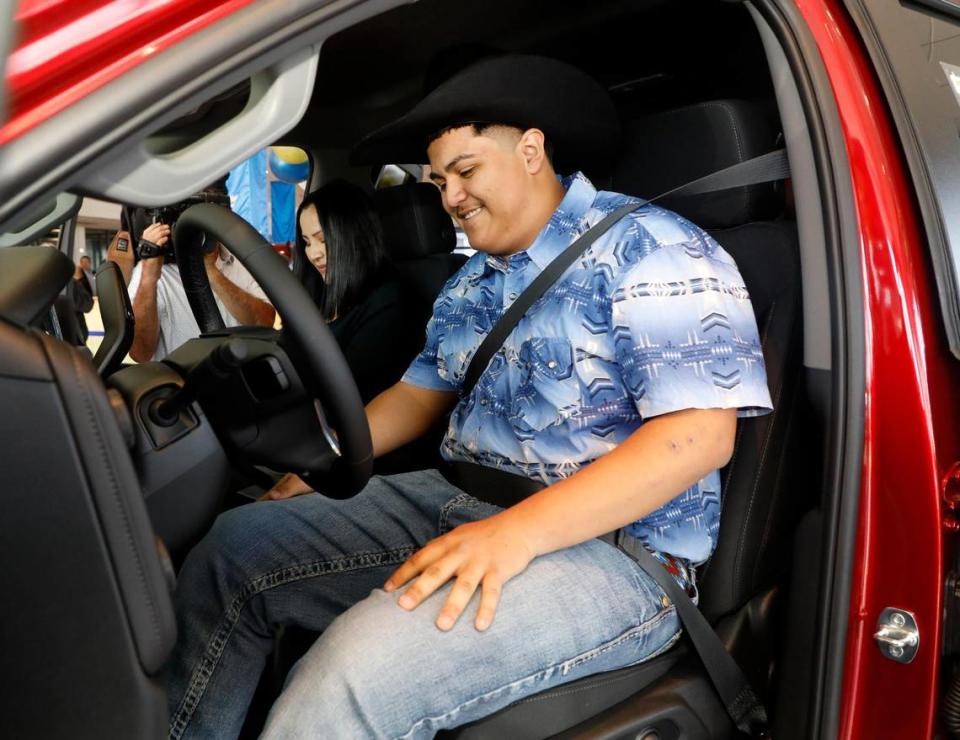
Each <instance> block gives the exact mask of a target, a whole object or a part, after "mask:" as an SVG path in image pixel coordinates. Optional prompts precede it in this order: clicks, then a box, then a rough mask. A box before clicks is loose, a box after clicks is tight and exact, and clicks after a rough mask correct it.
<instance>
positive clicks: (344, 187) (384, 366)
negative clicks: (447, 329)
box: [293, 180, 424, 403]
mask: <svg viewBox="0 0 960 740" xmlns="http://www.w3.org/2000/svg"><path fill="white" fill-rule="evenodd" d="M293 264H294V268H293V269H294V273H295V274H296V275H297V277H299V278H300V280H301V281H302V282H303V284H304V286H305V287H306V288H307V291H308V292H309V293H310V295H311V296H312V297H313V299H314V301H315V302H316V304H317V307H318V308H319V309H320V312H321V314H323V317H324V319H326V321H327V322H328V325H329V327H330V330H331V331H332V332H333V335H334V336H335V337H336V339H337V342H338V343H339V345H340V349H341V350H343V354H344V356H345V357H346V359H347V364H348V365H349V366H350V369H351V371H352V372H353V377H354V380H356V383H357V387H358V388H359V389H360V396H361V397H362V398H363V401H364V403H367V402H368V401H370V400H372V399H373V398H374V397H375V396H376V395H377V394H378V393H380V392H381V391H383V390H386V389H387V388H388V387H390V386H391V385H393V384H394V383H396V382H397V381H398V380H399V379H400V377H401V376H402V375H403V373H404V371H405V370H406V369H407V367H408V366H409V364H410V362H411V361H412V360H413V357H414V356H415V355H416V354H417V352H418V351H419V350H420V348H421V345H422V344H423V336H424V334H423V332H424V327H423V326H422V322H421V321H419V320H418V314H417V312H416V311H415V310H414V308H413V304H412V303H411V301H410V300H409V299H408V298H405V296H404V292H403V288H402V286H401V284H400V282H399V279H398V278H397V276H396V275H395V274H394V271H393V268H392V266H391V264H390V261H389V260H388V258H387V255H386V252H385V250H384V246H383V232H382V229H381V226H380V219H379V218H378V217H377V214H376V211H374V208H373V203H372V202H371V200H370V198H369V197H368V196H367V194H366V193H364V192H363V190H361V189H360V188H359V187H357V186H355V185H351V184H350V183H348V182H345V181H343V180H334V181H333V182H330V183H328V184H326V185H324V186H323V187H321V188H319V189H318V190H315V191H313V192H312V193H308V194H307V195H306V197H304V199H303V203H302V204H301V205H300V209H299V211H298V212H297V246H296V251H295V253H294V261H293Z"/></svg>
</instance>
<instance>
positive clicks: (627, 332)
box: [403, 173, 771, 563]
mask: <svg viewBox="0 0 960 740" xmlns="http://www.w3.org/2000/svg"><path fill="white" fill-rule="evenodd" d="M563 184H564V187H565V188H566V195H565V196H564V198H563V200H562V202H561V203H560V206H559V207H558V208H557V210H556V211H555V212H554V214H553V215H552V216H551V218H550V220H549V221H548V223H547V224H546V226H545V227H544V228H543V230H542V231H541V232H540V234H539V236H538V237H537V239H536V240H535V241H534V243H533V244H532V245H531V246H530V247H529V248H527V249H526V250H524V251H521V252H518V253H516V254H513V255H510V256H509V257H508V258H501V257H495V256H492V255H486V254H483V253H477V254H475V255H473V257H471V258H470V260H469V261H468V262H467V263H466V264H465V265H464V266H463V268H461V269H460V271H459V272H457V274H456V275H454V276H453V277H452V278H451V279H450V280H449V282H448V283H447V284H446V286H445V287H444V289H443V291H442V292H441V293H440V297H439V298H438V299H437V301H436V303H435V304H434V309H433V316H432V318H431V319H430V322H429V323H428V325H427V339H426V346H425V347H424V349H423V351H422V352H421V353H420V355H419V356H418V357H417V358H416V359H415V360H414V362H413V363H412V365H411V366H410V369H409V370H408V371H407V373H406V375H405V376H404V378H403V380H404V382H406V383H410V384H412V385H415V386H419V387H422V388H430V389H433V390H442V391H453V392H459V391H460V390H461V388H462V387H463V380H464V375H465V373H466V369H467V366H468V364H469V362H470V359H471V357H472V356H473V354H474V352H476V350H477V347H478V346H479V345H480V342H481V341H482V340H483V338H484V336H486V334H487V333H489V331H490V330H491V328H492V327H493V325H494V324H495V323H496V322H497V320H498V319H499V318H500V316H501V315H502V314H503V312H504V310H506V308H507V307H509V305H510V304H511V303H512V302H513V301H514V300H516V298H517V296H518V295H519V294H520V293H521V292H522V291H523V290H524V289H525V288H526V287H527V286H528V285H529V284H530V283H531V282H532V281H533V279H534V278H535V277H536V276H537V275H538V274H539V273H540V271H541V270H543V269H544V268H545V267H546V266H547V265H548V264H549V263H550V261H551V260H552V259H553V258H554V257H556V256H557V255H558V254H559V253H560V252H562V251H563V250H564V249H565V248H566V247H567V246H568V245H569V244H571V243H572V242H573V240H574V239H576V238H577V237H578V236H580V235H581V234H582V233H584V232H585V231H586V230H587V229H589V228H590V227H591V226H593V225H594V224H596V223H597V222H598V221H600V220H601V219H602V218H603V217H604V216H606V215H607V214H608V213H610V212H611V211H614V210H616V209H617V208H619V207H621V206H622V205H624V204H626V203H628V202H630V201H631V200H632V199H630V198H628V197H627V196H624V195H620V194H618V193H608V192H597V191H596V190H595V189H594V187H593V185H591V184H590V182H589V181H588V180H587V179H586V178H585V177H584V176H583V175H582V174H579V173H578V174H576V175H574V176H572V177H569V178H567V179H565V180H564V182H563ZM691 408H737V409H738V414H739V415H740V416H754V415H758V414H762V413H766V412H767V411H769V410H770V408H771V402H770V393H769V391H768V389H767V380H766V372H765V370H764V362H763V354H762V352H761V349H760V340H759V338H758V334H757V324H756V319H755V318H754V315H753V309H752V307H751V305H750V298H749V296H748V294H747V290H746V288H745V287H744V284H743V279H742V278H741V277H740V273H739V272H738V271H737V267H736V265H735V264H734V262H733V260H732V259H731V258H730V256H729V255H728V254H727V253H726V252H724V251H723V250H722V249H721V248H720V247H719V245H718V244H717V243H716V242H715V241H714V240H713V239H712V238H711V237H710V236H709V235H708V234H706V232H704V231H703V230H702V229H700V228H698V227H697V226H695V225H694V224H692V223H690V222H689V221H687V220H685V219H683V218H681V217H680V216H678V215H676V214H675V213H672V212H670V211H667V210H665V209H663V208H660V207H658V206H655V205H652V204H647V205H643V206H641V207H640V208H639V209H638V210H636V211H634V212H633V213H632V214H630V215H628V216H626V217H624V218H623V219H621V220H620V221H619V222H618V223H616V224H615V225H614V226H613V228H611V229H610V230H609V231H607V233H606V234H604V235H603V236H601V237H600V238H599V239H598V240H597V241H596V242H595V243H594V244H593V245H592V246H591V247H590V248H589V249H588V250H587V251H586V252H585V253H584V254H583V255H582V256H581V257H580V259H579V260H577V261H576V262H575V263H574V264H573V265H572V266H571V267H570V268H568V269H567V271H566V272H565V273H564V275H563V277H561V279H560V280H559V281H557V283H556V284H555V285H554V286H553V287H552V288H551V289H549V290H548V291H547V293H546V294H545V295H544V296H543V297H542V298H541V299H540V300H539V301H537V302H536V303H535V304H534V305H533V306H532V307H531V308H530V310H529V311H528V312H527V314H526V315H525V316H524V317H523V318H522V319H521V320H520V322H519V324H518V325H517V327H516V328H515V329H514V330H513V332H512V333H511V335H510V336H509V337H508V338H507V340H506V342H505V343H504V345H503V347H502V348H501V349H500V351H499V352H497V353H496V355H494V357H493V359H492V360H491V362H490V365H489V366H488V367H487V369H486V371H485V372H484V373H483V374H482V376H481V377H480V380H479V381H478V382H477V384H476V386H475V387H474V389H473V390H472V391H471V393H470V394H469V395H467V396H466V397H465V398H462V399H461V400H460V402H459V403H458V404H457V406H456V408H455V409H454V411H453V414H452V416H451V418H450V425H449V428H448V430H447V434H446V436H445V438H444V441H443V445H442V449H441V452H442V454H443V457H444V458H445V459H447V460H461V461H467V462H475V463H480V464H482V465H487V466H491V467H495V468H501V469H503V470H506V471H509V472H512V473H519V474H522V475H525V476H528V477H531V478H536V479H539V480H541V481H543V482H546V483H551V482H554V481H556V480H559V479H561V478H565V477H567V476H570V475H572V474H573V473H575V472H577V470H579V469H580V468H581V467H583V466H584V465H587V464H588V463H590V462H592V461H593V460H596V459H597V458H598V457H600V456H601V455H604V454H605V453H607V452H609V451H610V450H612V449H613V448H614V447H616V446H617V445H618V444H620V443H621V442H623V441H624V440H625V439H626V438H627V437H628V436H630V434H632V433H633V432H634V431H636V430H637V429H638V428H639V427H640V426H641V425H642V424H643V423H644V421H646V420H648V419H651V418H653V417H655V416H658V415H660V414H667V413H670V412H672V411H679V410H682V409H691ZM719 523H720V476H719V473H718V472H717V471H714V472H712V473H710V474H709V475H708V476H707V477H705V478H703V479H702V480H700V481H699V482H697V483H696V484H695V485H694V486H692V487H691V488H689V489H688V490H686V491H684V492H683V493H681V494H680V495H679V496H677V497H676V498H674V499H673V500H672V501H669V502H668V503H666V504H664V505H663V506H661V507H660V508H659V509H657V510H656V511H654V512H652V513H650V514H648V515H647V516H645V517H644V518H643V519H641V520H639V521H637V522H635V523H633V524H631V525H629V526H628V527H627V532H628V533H630V534H632V535H634V536H636V537H638V538H640V539H641V540H642V541H643V543H644V544H645V545H646V546H647V547H648V548H650V549H651V550H655V551H659V552H661V553H668V554H670V555H673V556H675V557H678V558H682V559H683V560H686V561H688V562H690V563H699V562H702V561H704V560H706V559H707V558H708V557H709V556H710V553H711V552H712V551H713V548H714V546H715V545H716V536H717V530H718V528H719Z"/></svg>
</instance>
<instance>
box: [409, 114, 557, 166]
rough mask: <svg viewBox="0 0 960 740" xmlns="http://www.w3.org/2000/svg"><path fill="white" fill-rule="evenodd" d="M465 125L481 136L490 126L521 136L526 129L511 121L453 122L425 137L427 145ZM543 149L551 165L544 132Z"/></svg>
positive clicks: (551, 143) (550, 150)
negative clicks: (509, 130)
mask: <svg viewBox="0 0 960 740" xmlns="http://www.w3.org/2000/svg"><path fill="white" fill-rule="evenodd" d="M465 126H470V127H472V128H473V133H475V134H476V135H477V136H483V134H484V132H486V131H487V130H489V129H492V128H506V129H511V130H513V131H516V132H517V135H518V136H522V135H523V132H524V131H526V129H524V128H521V127H520V126H514V125H513V124H512V123H492V122H489V121H467V122H466V123H454V124H452V125H450V126H446V127H444V128H442V129H440V130H439V131H437V132H436V133H434V134H430V136H428V137H427V147H429V146H430V145H431V144H432V143H433V142H434V141H436V140H437V139H439V138H440V137H441V136H443V135H444V134H445V133H447V132H448V131H456V130H457V129H458V128H464V127H465ZM427 147H424V148H427ZM543 151H544V152H545V153H546V155H547V161H548V162H549V163H550V166H551V167H552V166H553V142H552V141H550V139H549V138H547V135H546V134H544V139H543Z"/></svg>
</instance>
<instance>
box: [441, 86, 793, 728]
mask: <svg viewBox="0 0 960 740" xmlns="http://www.w3.org/2000/svg"><path fill="white" fill-rule="evenodd" d="M624 128H625V134H626V145H627V146H626V150H625V151H624V153H623V155H622V157H621V159H620V163H619V167H618V168H617V171H616V173H615V176H614V188H613V189H614V190H617V191H620V192H625V193H628V194H632V195H640V196H646V197H652V196H653V195H655V194H657V193H661V192H664V191H667V190H669V189H671V188H673V187H676V186H679V185H682V184H683V183H685V182H689V181H692V180H694V179H696V178H698V177H702V176H703V175H706V174H709V173H711V172H715V171H717V170H719V169H722V168H724V167H727V166H730V165H732V164H735V163H737V162H741V161H744V160H747V159H750V158H752V157H755V156H758V155H760V154H763V153H766V152H768V151H770V150H772V149H774V148H776V140H777V129H776V128H775V127H774V125H773V123H772V122H771V121H770V119H769V117H768V116H767V115H766V111H764V110H763V109H761V108H760V107H759V106H757V105H756V104H753V103H748V102H745V101H736V100H721V101H711V102H705V103H700V104H697V105H693V106H689V107H685V108H681V109H676V110H671V111H666V112H663V113H658V114H655V115H652V116H646V117H644V118H638V119H635V120H630V121H626V122H625V125H624ZM661 202H662V203H663V204H664V205H665V206H666V207H668V208H671V209H673V210H676V211H677V212H679V213H681V214H682V215H684V216H686V217H687V218H689V219H690V220H691V221H693V222H694V223H697V224H698V225H700V226H702V227H704V228H706V229H708V230H709V231H710V232H711V234H712V235H713V236H714V237H715V238H716V239H717V241H718V242H719V243H720V244H721V246H723V247H724V248H725V249H726V250H727V251H728V252H729V253H730V254H731V255H732V256H733V257H734V259H735V260H736V262H737V265H738V266H739V268H740V272H741V274H742V276H743V278H744V282H745V283H746V286H747V288H748V290H749V292H750V295H751V298H752V301H753V307H754V312H755V313H756V317H757V324H758V327H759V330H760V334H761V342H762V346H763V352H764V359H765V362H766V369H767V376H768V382H769V386H770V393H771V397H772V399H773V403H774V411H773V412H772V413H771V414H769V415H767V416H762V417H758V418H751V419H743V420H741V421H740V423H739V425H738V430H737V438H736V447H735V450H734V454H733V457H732V458H731V461H730V463H729V465H728V466H727V467H726V468H725V469H724V470H723V471H721V472H722V476H723V494H722V497H723V517H722V520H721V525H720V533H719V542H718V547H717V550H716V552H715V553H714V555H713V557H712V559H711V560H710V561H709V563H708V564H707V565H706V566H704V567H701V568H699V569H698V575H699V578H698V581H699V592H700V607H701V609H702V611H703V612H704V614H705V615H706V616H707V618H708V619H709V620H710V622H711V623H712V624H713V625H714V626H715V628H716V629H717V632H718V633H719V635H720V637H721V639H722V640H723V642H724V644H725V645H726V647H727V649H728V650H730V651H731V652H732V654H733V655H734V657H735V658H736V659H737V661H738V663H739V664H740V666H741V668H742V669H743V670H744V672H745V674H746V675H747V677H748V679H749V680H750V682H751V684H752V685H753V687H754V689H755V690H756V691H757V693H758V694H759V695H760V697H761V699H762V700H764V701H765V702H766V703H767V704H768V705H769V703H770V701H769V700H770V690H771V684H772V678H773V666H774V664H775V657H776V644H777V640H776V635H777V629H778V627H777V622H778V610H779V605H780V599H779V588H778V581H780V580H782V576H783V573H784V572H785V571H786V568H787V565H788V563H787V554H788V553H789V551H790V547H789V545H790V539H791V534H792V531H793V525H794V524H795V522H796V521H797V518H798V506H799V502H800V501H801V496H800V491H799V490H798V488H799V485H798V481H799V479H800V476H799V462H800V461H799V455H798V454H797V444H796V438H797V437H798V432H799V424H798V423H797V421H798V417H799V414H798V411H799V404H798V402H799V400H800V398H801V391H802V385H801V349H802V331H801V304H800V300H801V296H800V280H799V276H800V263H799V254H798V248H797V247H798V245H797V237H796V225H795V223H793V222H792V221H790V220H788V219H786V218H784V217H783V216H782V213H783V197H782V192H781V190H780V188H779V187H778V186H776V185H772V184H764V185H753V186H749V187H742V188H737V189H732V190H728V191H723V192H719V193H710V194H703V195H696V196H687V197H683V198H675V199H674V200H673V201H672V202H671V201H670V200H668V199H664V200H663V201H661ZM558 733H561V736H562V737H564V738H581V737H583V738H587V737H589V738H598V737H603V738H607V737H647V736H648V733H657V734H652V735H650V736H653V737H707V738H714V737H729V736H731V735H733V734H734V733H735V728H734V727H733V724H732V722H731V721H730V720H729V718H728V716H727V714H726V712H725V710H724V708H723V705H722V704H721V703H720V701H719V698H718V697H717V695H716V692H715V690H714V689H713V687H712V685H711V684H710V682H709V679H708V678H707V677H706V674H705V672H704V670H703V667H702V665H701V664H700V661H699V658H698V657H697V655H696V653H695V652H694V651H693V650H692V648H691V646H690V644H689V642H688V640H687V639H686V637H684V638H683V639H682V640H681V641H680V642H679V643H678V645H677V646H676V647H675V648H673V649H671V650H669V651H668V652H667V653H665V654H663V655H660V656H658V657H656V658H654V659H652V660H649V661H647V662H645V663H642V664H639V665H636V666H632V667H628V668H624V669H621V670H619V671H613V672H609V673H603V674H597V675H594V676H590V677H587V678H584V679H581V680H579V681H575V682H572V683H568V684H565V685H563V686H559V687H557V688H555V689H552V690H550V691H546V692H543V693H541V694H538V695H535V696H532V697H528V698H527V699H524V700H522V701H519V702H517V703H516V704H513V705H511V706H509V707H506V708H505V709H503V710H501V711H499V712H497V713H495V714H493V715H491V716H489V717H487V718H485V719H483V720H480V721H478V722H475V723H472V724H470V725H465V726H463V727H459V728H456V729H453V730H450V731H445V732H442V733H440V734H439V735H438V737H443V738H459V739H461V740H466V739H468V738H471V739H472V738H489V737H524V738H542V737H549V736H554V735H557V734H558Z"/></svg>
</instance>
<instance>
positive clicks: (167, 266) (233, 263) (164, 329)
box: [127, 219, 276, 362]
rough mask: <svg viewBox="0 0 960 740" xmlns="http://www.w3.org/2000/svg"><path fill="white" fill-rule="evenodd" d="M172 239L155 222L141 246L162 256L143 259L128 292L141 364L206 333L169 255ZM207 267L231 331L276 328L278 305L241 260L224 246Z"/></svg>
mask: <svg viewBox="0 0 960 740" xmlns="http://www.w3.org/2000/svg"><path fill="white" fill-rule="evenodd" d="M133 220H136V219H133ZM133 233H137V230H136V228H135V227H134V232H133ZM171 238H172V237H171V226H170V225H169V224H165V223H151V224H149V225H147V226H146V227H145V228H144V229H143V231H142V232H141V235H140V241H141V243H144V242H146V243H148V244H150V245H151V246H153V247H154V249H155V251H159V252H160V255H159V256H153V257H144V258H143V259H141V260H140V261H139V262H138V263H137V264H136V266H134V268H133V272H132V273H131V275H130V282H129V285H128V288H127V290H128V292H129V294H130V300H131V302H132V303H133V315H134V321H135V325H134V326H135V328H134V337H133V344H132V345H131V347H130V357H132V358H133V359H134V360H136V361H137V362H148V361H150V360H161V359H163V358H164V357H166V356H167V355H168V354H169V353H170V352H171V351H173V350H174V349H176V348H177V347H179V346H180V345H181V344H183V343H184V342H186V341H187V340H188V339H192V338H193V337H196V336H197V335H198V334H199V333H200V328H199V326H198V325H197V320H196V318H195V317H194V315H193V310H192V309H191V308H190V304H189V302H188V300H187V294H186V292H185V290H184V287H183V280H182V279H181V277H180V270H179V267H178V266H177V265H176V264H174V263H173V262H171V261H169V259H168V258H167V257H166V256H164V255H167V254H169V253H170V252H171V251H172V244H171V243H170V240H171ZM204 264H205V266H206V272H207V279H208V280H209V281H210V287H211V288H212V290H213V295H214V298H215V299H216V302H217V307H218V308H219V309H220V314H221V315H222V316H223V321H224V324H225V325H226V326H228V327H231V326H239V325H241V324H243V325H249V324H253V325H260V326H272V325H273V320H274V317H275V315H276V314H275V312H274V309H273V306H272V305H271V304H270V302H269V301H268V300H267V296H266V295H265V294H264V292H263V290H262V289H261V288H260V286H259V285H257V282H256V280H254V278H253V276H252V275H251V274H250V273H249V272H248V271H247V269H246V268H245V267H244V266H243V265H242V264H240V261H239V260H237V259H234V258H233V256H232V255H231V254H230V253H229V252H227V250H226V249H224V248H223V246H222V245H221V246H220V247H219V248H218V249H215V250H213V251H211V252H210V253H209V254H207V255H206V256H205V258H204Z"/></svg>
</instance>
